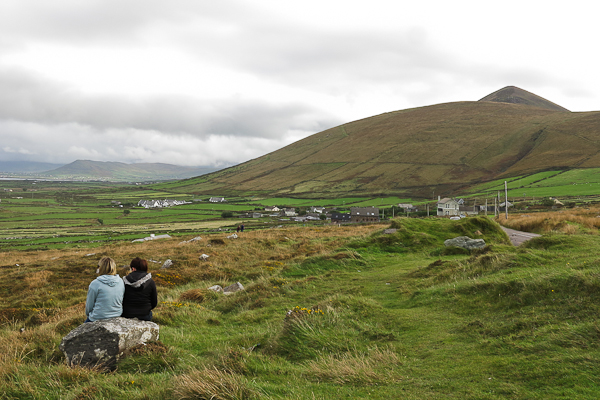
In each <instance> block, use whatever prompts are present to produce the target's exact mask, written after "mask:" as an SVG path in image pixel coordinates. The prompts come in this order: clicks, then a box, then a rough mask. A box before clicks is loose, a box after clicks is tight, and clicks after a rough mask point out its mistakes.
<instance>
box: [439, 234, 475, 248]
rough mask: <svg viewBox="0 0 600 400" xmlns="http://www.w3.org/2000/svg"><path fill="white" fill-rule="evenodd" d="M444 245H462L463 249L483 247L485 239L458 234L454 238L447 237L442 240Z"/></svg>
mask: <svg viewBox="0 0 600 400" xmlns="http://www.w3.org/2000/svg"><path fill="white" fill-rule="evenodd" d="M444 245H445V246H446V247H462V248H463V249H467V250H472V249H481V248H483V247H485V240H483V239H471V238H470V237H468V236H459V237H456V238H454V239H448V240H445V241H444Z"/></svg>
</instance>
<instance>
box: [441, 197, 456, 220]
mask: <svg viewBox="0 0 600 400" xmlns="http://www.w3.org/2000/svg"><path fill="white" fill-rule="evenodd" d="M459 207H460V206H459V204H458V201H456V200H454V199H451V198H448V197H445V198H443V199H440V198H439V197H438V201H437V215H438V217H442V216H444V215H459V214H460V211H459Z"/></svg>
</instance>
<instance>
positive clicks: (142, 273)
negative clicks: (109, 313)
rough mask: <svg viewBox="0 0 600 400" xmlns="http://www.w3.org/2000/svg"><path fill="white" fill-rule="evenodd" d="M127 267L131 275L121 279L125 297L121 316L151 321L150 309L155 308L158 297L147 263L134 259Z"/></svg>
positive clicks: (137, 258)
mask: <svg viewBox="0 0 600 400" xmlns="http://www.w3.org/2000/svg"><path fill="white" fill-rule="evenodd" d="M129 266H130V267H131V273H130V274H129V275H127V276H124V277H123V282H124V283H125V295H124V296H123V314H122V315H121V316H122V317H125V318H137V319H140V320H144V321H152V309H153V308H154V307H156V304H157V303H158V297H157V294H156V284H155V283H154V281H153V280H152V274H149V273H148V262H147V261H146V260H144V259H141V258H139V257H136V258H134V259H133V260H131V264H129Z"/></svg>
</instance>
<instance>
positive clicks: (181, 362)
mask: <svg viewBox="0 0 600 400" xmlns="http://www.w3.org/2000/svg"><path fill="white" fill-rule="evenodd" d="M391 227H393V228H395V229H396V232H395V233H392V234H383V233H382V230H383V228H385V226H381V228H380V229H378V230H377V231H376V232H375V233H374V234H372V235H368V236H363V237H359V236H356V237H352V236H350V237H349V238H348V239H346V240H343V241H340V240H339V239H335V238H334V237H333V235H332V236H330V237H327V236H322V237H320V238H317V237H314V238H311V236H310V232H312V231H315V229H317V230H318V229H320V228H305V229H298V228H296V230H282V231H281V233H279V234H275V235H274V236H273V235H272V234H273V233H277V232H272V231H265V232H264V236H261V233H260V232H256V233H255V235H257V236H255V237H254V238H253V239H252V240H249V241H247V242H239V244H240V246H241V247H242V248H246V251H248V252H250V253H251V254H252V255H253V256H252V257H253V258H254V260H245V262H248V261H253V262H254V264H255V265H259V266H262V267H261V271H262V272H261V273H260V274H251V275H248V272H249V271H250V269H248V268H249V267H243V266H242V265H240V264H239V262H238V264H237V265H238V266H237V267H234V268H232V269H231V270H230V271H229V273H230V275H229V277H228V278H227V281H232V282H235V281H238V280H239V281H241V282H243V283H244V285H245V287H246V290H245V291H244V292H241V293H238V294H235V295H233V296H228V297H221V296H214V295H213V296H207V297H205V298H204V300H201V301H200V302H197V301H193V300H184V301H182V300H181V296H182V295H183V293H186V292H187V291H190V290H196V289H203V288H206V287H208V286H210V285H212V284H214V283H221V284H225V283H227V281H221V280H219V279H215V278H208V279H207V280H202V279H201V278H197V277H196V278H191V277H194V276H201V275H199V273H200V272H201V271H202V270H203V268H204V266H203V265H201V264H197V263H193V262H189V263H187V264H185V266H179V267H178V268H176V270H174V271H173V273H176V274H182V275H185V276H189V277H190V279H188V278H186V281H185V282H182V283H176V284H175V285H174V286H173V285H171V286H162V285H160V286H159V296H160V302H161V304H160V306H159V308H158V310H156V313H155V321H156V322H157V323H159V324H160V326H161V339H160V343H159V344H157V345H152V346H150V347H149V348H148V349H146V350H144V351H141V352H140V353H139V354H134V355H132V356H130V357H129V358H126V359H124V360H123V361H122V362H120V364H119V368H118V369H117V371H116V372H115V373H112V374H101V373H97V372H93V371H91V372H90V371H85V370H83V371H81V370H71V369H69V368H67V367H65V366H64V365H63V364H62V363H63V362H64V361H63V360H62V356H61V354H60V353H57V351H56V346H57V345H58V341H60V338H61V336H62V335H64V334H66V332H68V331H69V329H71V327H74V326H77V325H78V324H79V323H80V322H81V318H79V319H78V318H76V316H77V314H73V315H74V317H73V318H71V319H67V320H64V319H63V320H62V321H63V322H61V323H60V324H59V325H57V327H56V328H52V327H53V326H54V325H52V324H53V323H52V322H46V323H40V322H35V321H36V320H35V318H34V319H30V320H29V322H28V325H27V330H26V331H25V332H26V333H25V336H23V335H19V336H14V335H18V334H13V333H12V332H14V330H18V328H19V326H21V323H19V322H18V321H16V320H12V322H11V321H10V320H5V322H4V323H3V325H2V328H1V330H0V343H2V344H3V345H4V346H5V347H6V346H7V344H6V340H8V339H10V338H13V339H12V340H14V341H15V343H16V344H14V343H13V344H14V346H16V347H14V346H13V347H12V348H13V349H14V350H13V353H10V357H12V358H16V359H18V360H20V361H19V362H18V363H15V362H14V361H12V358H11V359H10V360H8V359H7V358H6V357H5V358H2V360H4V361H2V362H0V382H1V384H0V393H1V394H2V396H3V398H7V399H13V398H15V399H25V398H47V399H59V398H76V397H77V396H79V398H86V396H87V398H114V399H120V398H127V399H144V398H153V399H172V398H210V397H211V396H213V395H217V396H222V397H215V398H235V399H242V398H257V399H258V398H272V399H330V398H377V399H389V398H398V396H401V397H402V398H409V399H410V398H412V399H425V398H426V399H442V398H448V397H450V398H461V399H506V398H511V399H548V398H552V399H575V398H577V399H596V398H598V396H599V395H600V379H598V377H597V374H596V369H597V368H596V367H597V365H598V363H600V346H598V345H597V339H598V332H600V325H599V324H598V322H597V318H596V316H597V314H598V311H600V309H599V306H598V304H600V303H599V300H600V295H599V293H600V278H599V277H600V265H599V264H600V259H599V258H598V257H597V256H596V254H597V252H598V250H600V248H599V247H598V243H597V240H596V236H593V235H571V236H568V235H557V234H553V235H548V236H542V237H540V238H537V239H534V240H531V241H530V242H528V243H527V244H526V245H524V246H522V247H520V248H514V247H512V246H510V245H508V244H507V237H506V235H505V234H504V233H503V232H502V231H501V230H499V228H498V226H497V225H495V224H494V223H492V222H491V221H490V220H488V219H485V218H466V219H463V220H460V221H450V220H446V219H434V218H431V219H407V218H401V219H397V220H395V221H394V222H393V224H392V225H391ZM343 229H349V230H352V229H355V227H352V226H348V227H346V228H343ZM315 232H316V231H315ZM357 232H358V231H357ZM463 234H465V235H469V236H471V237H475V236H477V237H481V238H483V239H484V240H486V242H487V243H488V244H489V245H490V246H489V247H487V248H486V249H484V250H482V251H476V252H473V253H464V252H456V251H451V250H449V249H445V248H444V246H443V240H444V239H445V238H448V237H454V236H458V235H463ZM267 235H270V236H267ZM242 240H243V239H242ZM229 247H230V246H229ZM311 247H312V248H320V249H321V250H320V251H317V252H314V250H310V248H311ZM116 249H117V248H114V250H115V251H116ZM267 249H268V251H267ZM293 249H295V251H297V252H298V253H297V254H304V253H308V252H312V253H314V254H312V255H310V256H307V255H304V256H302V257H300V258H296V259H290V260H288V261H283V262H275V261H272V260H269V258H270V257H271V254H285V252H287V251H290V250H293ZM199 250H200V251H204V250H201V249H199ZM228 251H231V250H228V246H226V247H224V248H222V249H221V250H219V253H222V254H226V253H227V252H228ZM263 255H264V258H261V257H263ZM154 256H155V255H153V257H154ZM159 257H160V256H159ZM232 257H233V256H232ZM61 263H62V264H64V265H65V268H69V269H71V270H72V271H73V272H75V271H77V270H78V269H79V268H80V267H78V266H77V264H76V263H75V264H74V263H73V262H72V261H68V262H66V263H65V261H63V262H61ZM36 268H37V269H38V270H39V269H43V268H44V267H42V266H41V265H40V266H38V267H36ZM46 268H48V267H46ZM53 271H55V272H54V274H55V275H54V276H55V277H56V275H57V274H59V273H60V272H59V271H60V269H53ZM26 272H27V270H23V274H22V275H14V276H11V279H17V282H22V279H24V277H25V276H27V274H26ZM15 273H16V271H12V272H11V274H15ZM29 274H31V270H29ZM65 276H66V275H65ZM19 277H20V278H19ZM91 278H92V276H89V277H87V276H86V275H85V274H79V273H78V274H77V275H74V276H73V277H72V279H74V280H73V284H72V286H74V287H81V288H82V289H83V290H81V291H80V292H72V293H71V294H70V295H69V296H68V297H62V300H60V299H59V300H57V298H56V296H54V295H53V294H46V295H44V297H40V298H39V303H31V302H30V300H28V303H27V304H24V303H21V304H20V303H19V302H20V301H21V302H23V301H24V299H21V300H19V297H14V298H12V300H11V304H10V307H17V308H18V307H23V306H24V307H25V308H26V309H24V310H23V311H21V312H22V313H24V315H27V316H29V317H28V318H33V317H35V316H36V315H39V313H40V312H39V311H34V310H33V307H36V306H37V307H41V306H43V305H44V304H46V307H49V308H48V311H46V313H50V312H51V310H52V307H58V308H61V307H63V306H65V305H66V304H68V305H73V304H77V303H78V302H81V301H82V300H83V298H84V296H85V289H84V288H85V284H86V283H87V281H88V280H89V279H91ZM78 279H84V282H79V283H76V282H77V280H78ZM52 282H53V280H52V278H50V284H52ZM57 283H59V281H56V280H55V281H54V284H57ZM18 284H19V285H21V283H18ZM12 286H13V287H14V286H15V285H12ZM2 287H6V285H5V284H4V286H2ZM19 287H20V286H19ZM51 287H52V286H50V287H48V289H44V290H46V291H52V290H54V289H52V288H51ZM75 293H78V294H75ZM51 295H52V296H53V297H52V298H53V300H52V301H51V300H50V297H49V296H51ZM44 302H45V303H44ZM65 302H68V303H65ZM27 307H29V308H27ZM289 310H293V311H292V313H291V316H286V315H287V314H288V312H289ZM294 310H295V311H294ZM309 310H310V312H309ZM3 312H4V313H5V314H3V315H6V309H4V311H3ZM13 315H17V314H13ZM36 318H37V321H44V319H40V317H36ZM27 335H30V336H27ZM14 338H16V339H14ZM29 339H31V341H29ZM19 343H20V344H21V346H22V347H19V346H17V344H19ZM5 354H6V351H5ZM0 358H1V357H0ZM0 361H1V360H0ZM11 368H12V369H11ZM202 396H204V397H202Z"/></svg>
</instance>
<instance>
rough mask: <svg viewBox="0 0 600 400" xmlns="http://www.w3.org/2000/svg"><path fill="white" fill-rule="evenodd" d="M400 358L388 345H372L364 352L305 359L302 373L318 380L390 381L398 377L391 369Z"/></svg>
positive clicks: (346, 381)
mask: <svg viewBox="0 0 600 400" xmlns="http://www.w3.org/2000/svg"><path fill="white" fill-rule="evenodd" d="M398 365H400V358H399V357H398V355H397V354H396V353H394V352H393V351H392V350H390V349H385V350H381V349H379V348H375V349H373V350H372V351H370V352H368V353H359V352H354V353H343V354H341V355H336V354H327V355H323V356H322V357H320V358H319V359H317V360H314V361H308V362H306V372H305V374H306V376H307V377H308V378H309V379H311V378H312V379H315V380H317V381H319V382H332V383H335V384H339V385H343V384H356V385H373V384H378V383H387V384H389V383H391V382H393V381H395V380H397V379H399V377H398V376H397V374H396V373H395V372H393V370H394V369H395V368H396V367H397V366H398Z"/></svg>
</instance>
